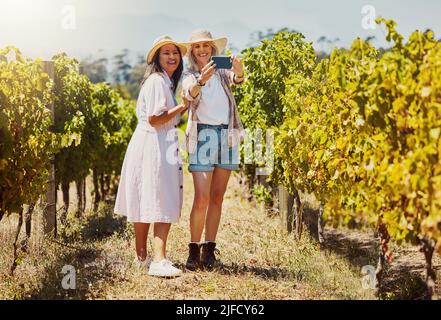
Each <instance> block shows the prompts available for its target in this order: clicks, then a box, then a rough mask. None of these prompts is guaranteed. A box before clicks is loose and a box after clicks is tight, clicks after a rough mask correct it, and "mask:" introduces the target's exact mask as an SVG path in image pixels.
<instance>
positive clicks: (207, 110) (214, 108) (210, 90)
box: [182, 73, 230, 125]
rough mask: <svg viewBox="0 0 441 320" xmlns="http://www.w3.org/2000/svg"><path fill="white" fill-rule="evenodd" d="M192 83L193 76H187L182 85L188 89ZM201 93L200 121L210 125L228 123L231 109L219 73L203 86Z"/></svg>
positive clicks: (198, 111)
mask: <svg viewBox="0 0 441 320" xmlns="http://www.w3.org/2000/svg"><path fill="white" fill-rule="evenodd" d="M192 83H193V79H192V78H191V76H187V77H186V78H185V79H184V81H183V84H182V87H183V88H184V90H188V89H189V88H190V86H191V84H192ZM200 94H201V100H200V103H199V106H198V109H197V118H198V122H199V123H203V124H210V125H220V124H226V125H227V124H228V119H229V111H230V110H229V105H228V97H227V95H226V93H225V91H224V88H223V87H222V82H221V80H220V76H219V75H218V74H217V73H215V74H214V75H213V76H212V77H211V78H210V80H208V81H207V83H206V84H205V86H203V87H202V88H201V93H200Z"/></svg>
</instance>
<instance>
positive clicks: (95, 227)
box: [26, 213, 126, 300]
mask: <svg viewBox="0 0 441 320" xmlns="http://www.w3.org/2000/svg"><path fill="white" fill-rule="evenodd" d="M67 229H69V230H67V231H66V230H64V233H63V234H62V235H61V236H60V237H59V239H57V240H55V241H54V242H56V245H57V246H59V253H58V254H57V259H56V261H55V262H54V263H52V264H50V265H49V266H48V267H47V268H46V270H45V271H44V273H45V275H46V276H45V278H44V279H43V281H42V285H41V286H40V287H39V288H36V289H34V290H33V291H31V292H29V293H28V294H27V295H26V298H27V299H51V300H61V299H88V298H94V297H91V296H90V292H91V290H90V289H91V288H92V286H94V284H95V283H96V282H97V281H103V280H104V281H113V280H112V279H113V275H112V272H111V268H110V267H109V265H108V262H107V261H106V258H105V253H104V252H103V250H102V249H100V248H99V241H101V240H104V239H105V238H107V237H110V236H112V235H113V234H115V233H117V234H118V235H120V236H121V237H123V236H124V235H125V230H126V221H125V219H124V218H122V217H118V216H114V215H111V214H109V213H102V214H94V215H90V216H86V217H84V218H82V219H78V220H76V221H71V222H70V223H69V226H67ZM72 230H73V231H72ZM66 235H67V236H66ZM110 263H111V262H110ZM68 265H69V266H73V267H74V268H75V278H76V279H75V280H76V283H75V284H76V285H75V289H65V288H63V285H62V281H63V278H64V277H65V276H68V275H69V274H70V273H67V272H66V273H63V272H62V270H63V267H64V266H68ZM68 283H72V282H71V281H68Z"/></svg>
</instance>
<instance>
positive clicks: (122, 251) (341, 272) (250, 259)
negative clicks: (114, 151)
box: [0, 174, 441, 299]
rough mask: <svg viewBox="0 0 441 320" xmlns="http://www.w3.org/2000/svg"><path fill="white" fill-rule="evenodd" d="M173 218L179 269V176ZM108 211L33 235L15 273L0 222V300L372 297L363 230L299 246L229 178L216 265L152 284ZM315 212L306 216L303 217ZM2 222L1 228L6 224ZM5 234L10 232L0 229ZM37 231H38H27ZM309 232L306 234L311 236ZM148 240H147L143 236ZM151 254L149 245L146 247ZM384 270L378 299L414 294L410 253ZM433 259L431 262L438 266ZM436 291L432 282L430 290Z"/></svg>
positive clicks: (372, 257) (184, 230) (182, 256)
mask: <svg viewBox="0 0 441 320" xmlns="http://www.w3.org/2000/svg"><path fill="white" fill-rule="evenodd" d="M184 185H185V192H184V208H183V211H182V218H181V221H180V222H179V223H178V224H176V225H173V227H172V230H171V234H170V240H169V244H168V252H169V258H170V259H171V260H172V261H173V262H175V263H176V265H178V266H179V267H181V268H183V269H184V263H185V261H186V258H187V245H188V239H189V228H188V221H189V213H190V209H191V203H192V200H193V188H192V180H191V176H190V175H189V174H186V175H185V182H184ZM111 208H112V207H111V206H110V207H108V208H106V207H103V208H101V209H100V210H99V212H98V213H94V212H89V213H88V214H87V215H86V216H85V217H83V219H81V220H78V221H77V220H75V219H74V217H73V215H71V217H69V221H71V223H70V225H69V226H68V227H66V228H64V229H63V230H61V232H60V239H59V242H60V243H62V244H60V243H54V242H47V241H44V240H43V239H41V237H38V236H34V237H33V240H32V245H31V253H30V254H28V255H26V256H23V258H22V261H21V263H20V265H19V266H18V268H17V270H16V272H15V275H14V276H13V277H10V276H7V269H8V266H9V263H10V262H11V261H12V255H11V250H10V248H12V238H13V232H12V230H13V229H14V225H15V224H14V219H13V218H12V219H9V220H8V221H9V222H6V223H3V222H2V224H0V231H1V233H0V241H2V243H7V245H6V246H3V247H2V251H0V280H1V281H0V298H6V299H11V298H14V297H15V298H28V299H29V298H30V299H35V298H37V299H47V298H50V299H374V298H375V297H374V295H373V290H370V289H363V288H362V277H363V275H362V274H361V267H362V266H364V265H369V264H373V265H375V263H376V250H375V239H374V238H373V236H372V235H370V234H369V233H366V232H358V231H352V230H351V231H350V230H335V229H330V228H326V233H325V236H326V240H327V242H326V245H325V246H324V247H322V248H321V250H320V248H319V246H318V245H317V242H316V241H315V240H314V239H313V238H310V237H309V236H308V233H306V234H305V237H303V239H302V240H301V241H296V240H295V239H294V237H293V236H292V235H288V234H286V233H285V232H283V231H282V230H281V227H280V221H279V218H278V217H269V216H268V215H267V213H266V212H264V210H262V209H261V207H260V206H259V205H257V204H256V203H255V202H249V201H248V200H247V194H246V191H245V188H244V187H243V186H242V185H241V184H240V183H239V179H238V178H237V177H235V176H234V177H232V179H231V182H230V187H229V189H228V191H227V194H226V197H225V202H224V208H223V217H222V221H221V226H220V229H219V234H218V239H217V243H218V248H219V250H220V252H221V255H220V256H219V258H220V259H221V261H222V264H223V265H222V268H220V269H219V270H216V271H212V272H205V271H204V272H185V273H184V275H183V276H182V277H180V278H178V279H171V280H165V279H158V278H153V277H149V276H147V275H146V274H145V273H142V272H141V273H140V272H139V271H138V270H136V268H135V267H134V265H133V260H134V256H135V254H134V236H133V231H132V227H131V226H130V225H128V224H126V223H125V220H124V219H123V218H119V217H115V216H113V215H111V214H110V213H111ZM309 214H311V215H313V213H309ZM8 223H9V226H8ZM8 228H9V229H8ZM34 233H35V234H37V235H38V234H39V230H38V228H37V227H35V230H34ZM312 234H313V233H312ZM149 242H150V243H151V235H150V236H149ZM149 248H151V246H149ZM399 250H401V253H400V254H397V260H396V261H395V262H394V263H393V264H392V266H391V268H390V269H389V270H388V271H387V272H386V284H387V286H386V287H387V288H388V292H386V294H385V295H383V298H422V297H423V296H424V290H423V289H424V287H423V286H422V280H421V279H423V278H422V276H421V272H423V271H424V264H423V262H424V261H423V257H422V254H421V253H420V252H417V251H416V250H417V249H415V248H414V247H404V248H401V249H399ZM66 265H71V266H73V267H74V268H75V271H76V288H75V289H74V290H65V289H63V288H62V285H61V281H62V279H63V276H64V274H63V273H62V269H63V267H64V266H66ZM440 265H441V264H440V263H439V260H436V263H435V266H436V268H437V269H438V270H439V267H440ZM438 288H439V285H438Z"/></svg>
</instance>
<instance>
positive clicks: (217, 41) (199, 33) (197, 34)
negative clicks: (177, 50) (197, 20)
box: [183, 29, 228, 54]
mask: <svg viewBox="0 0 441 320" xmlns="http://www.w3.org/2000/svg"><path fill="white" fill-rule="evenodd" d="M198 42H212V43H213V45H214V47H215V48H216V50H217V53H216V54H221V53H222V51H223V50H224V49H225V47H226V46H227V43H228V39H227V37H220V38H213V36H212V34H211V32H210V31H208V30H202V29H201V30H195V31H193V32H192V33H191V35H190V41H189V42H185V43H183V44H184V45H185V46H186V47H187V49H188V53H190V52H191V46H192V45H193V44H195V43H198Z"/></svg>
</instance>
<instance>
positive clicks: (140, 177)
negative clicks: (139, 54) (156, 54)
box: [114, 73, 183, 223]
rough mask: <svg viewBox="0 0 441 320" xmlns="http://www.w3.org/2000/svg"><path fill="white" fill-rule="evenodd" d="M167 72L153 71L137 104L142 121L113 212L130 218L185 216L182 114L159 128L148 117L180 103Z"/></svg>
mask: <svg viewBox="0 0 441 320" xmlns="http://www.w3.org/2000/svg"><path fill="white" fill-rule="evenodd" d="M171 86H172V82H171V80H170V78H169V77H168V75H167V74H166V73H154V74H152V75H151V76H150V77H149V78H148V79H147V80H146V81H145V82H144V84H143V86H142V88H141V91H140V93H139V97H138V102H137V105H136V115H137V118H138V126H137V128H136V130H135V132H134V133H133V136H132V138H131V140H130V143H129V146H128V148H127V152H126V155H125V158H124V163H123V166H122V170H121V179H120V183H119V186H118V193H117V197H116V202H115V209H114V212H115V213H117V214H121V215H124V216H126V217H127V220H128V221H130V222H143V223H154V222H163V223H173V222H177V221H178V220H179V218H180V216H181V209H182V199H183V174H182V172H183V171H182V159H181V157H180V153H179V140H178V136H177V131H176V125H177V123H178V121H179V116H177V117H176V118H174V119H172V120H171V121H169V122H168V123H166V124H164V125H162V126H160V127H156V128H154V127H152V126H151V125H150V124H149V122H148V117H149V116H151V115H160V114H161V113H163V112H164V111H166V110H168V109H171V108H173V107H175V106H176V105H177V103H176V100H175V98H174V96H173V93H172V90H171Z"/></svg>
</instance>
